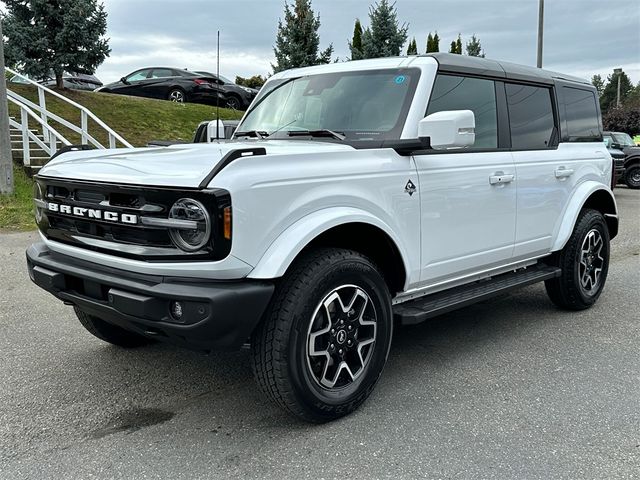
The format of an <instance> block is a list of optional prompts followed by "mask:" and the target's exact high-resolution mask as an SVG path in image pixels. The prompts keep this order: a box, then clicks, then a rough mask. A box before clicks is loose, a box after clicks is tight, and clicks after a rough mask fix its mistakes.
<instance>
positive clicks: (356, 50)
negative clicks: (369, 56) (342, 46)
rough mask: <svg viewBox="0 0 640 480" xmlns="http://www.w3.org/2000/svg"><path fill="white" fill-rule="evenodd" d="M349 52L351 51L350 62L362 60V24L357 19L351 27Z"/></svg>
mask: <svg viewBox="0 0 640 480" xmlns="http://www.w3.org/2000/svg"><path fill="white" fill-rule="evenodd" d="M349 50H351V60H360V59H361V58H362V24H361V23H360V19H358V18H356V23H355V25H354V26H353V38H352V39H351V42H349Z"/></svg>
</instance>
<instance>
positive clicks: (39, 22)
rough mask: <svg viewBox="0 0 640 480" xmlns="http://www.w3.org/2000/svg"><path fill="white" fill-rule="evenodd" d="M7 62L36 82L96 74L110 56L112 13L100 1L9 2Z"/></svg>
mask: <svg viewBox="0 0 640 480" xmlns="http://www.w3.org/2000/svg"><path fill="white" fill-rule="evenodd" d="M4 3H5V5H6V8H7V14H6V15H5V16H4V18H3V19H2V30H3V33H4V36H5V37H6V43H5V56H6V60H7V64H8V65H10V66H13V67H15V68H18V69H19V70H21V71H22V72H23V73H25V74H27V75H30V76H31V77H34V78H37V79H43V78H48V77H49V76H50V75H51V72H53V74H54V75H55V79H56V85H57V87H58V88H63V86H64V84H63V81H62V76H63V72H65V71H67V72H75V73H86V74H92V73H94V72H95V70H96V68H97V67H98V66H99V65H100V64H101V63H102V62H103V61H104V59H105V58H106V57H108V56H109V53H110V52H111V50H110V48H109V42H108V39H106V38H105V37H104V35H105V33H106V31H107V12H106V11H105V10H104V5H103V4H102V3H98V0H5V2H4Z"/></svg>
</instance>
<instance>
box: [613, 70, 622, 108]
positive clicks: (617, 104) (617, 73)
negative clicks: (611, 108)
mask: <svg viewBox="0 0 640 480" xmlns="http://www.w3.org/2000/svg"><path fill="white" fill-rule="evenodd" d="M613 74H614V75H616V76H617V77H618V91H617V94H616V107H619V106H620V77H622V69H621V68H614V69H613Z"/></svg>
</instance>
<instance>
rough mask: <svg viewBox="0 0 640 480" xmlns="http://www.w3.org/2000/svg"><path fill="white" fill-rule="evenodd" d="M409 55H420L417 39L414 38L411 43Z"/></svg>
mask: <svg viewBox="0 0 640 480" xmlns="http://www.w3.org/2000/svg"><path fill="white" fill-rule="evenodd" d="M407 55H418V44H417V43H416V37H413V40H412V41H410V42H409V47H408V48H407Z"/></svg>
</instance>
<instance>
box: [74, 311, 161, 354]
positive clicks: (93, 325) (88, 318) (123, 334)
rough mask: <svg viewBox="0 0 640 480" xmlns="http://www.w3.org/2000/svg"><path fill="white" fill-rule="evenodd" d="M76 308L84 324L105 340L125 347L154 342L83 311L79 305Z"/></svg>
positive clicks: (79, 318) (77, 314)
mask: <svg viewBox="0 0 640 480" xmlns="http://www.w3.org/2000/svg"><path fill="white" fill-rule="evenodd" d="M74 310H75V312H76V316H77V317H78V320H80V323H81V324H82V326H83V327H84V328H86V329H87V331H88V332H89V333H90V334H92V335H93V336H94V337H97V338H99V339H100V340H102V341H104V342H107V343H111V344H112V345H117V346H118V347H123V348H135V347H141V346H143V345H148V344H150V343H154V342H153V340H152V339H150V338H146V337H143V336H142V335H138V334H137V333H133V332H130V331H128V330H125V329H124V328H120V327H117V326H115V325H112V324H110V323H107V322H105V321H104V320H101V319H100V318H98V317H95V316H93V315H89V314H88V313H85V312H83V311H82V310H80V309H79V308H78V307H74Z"/></svg>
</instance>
